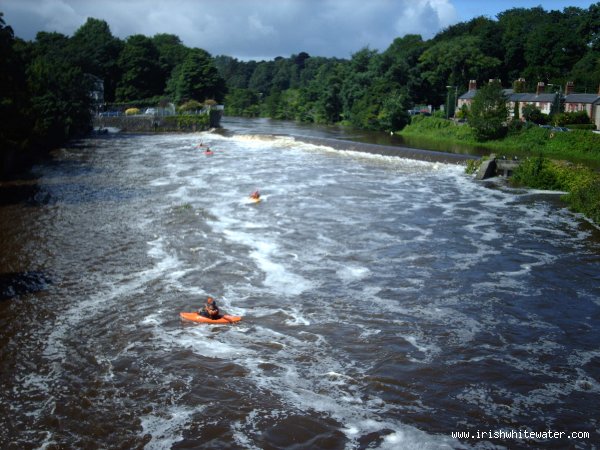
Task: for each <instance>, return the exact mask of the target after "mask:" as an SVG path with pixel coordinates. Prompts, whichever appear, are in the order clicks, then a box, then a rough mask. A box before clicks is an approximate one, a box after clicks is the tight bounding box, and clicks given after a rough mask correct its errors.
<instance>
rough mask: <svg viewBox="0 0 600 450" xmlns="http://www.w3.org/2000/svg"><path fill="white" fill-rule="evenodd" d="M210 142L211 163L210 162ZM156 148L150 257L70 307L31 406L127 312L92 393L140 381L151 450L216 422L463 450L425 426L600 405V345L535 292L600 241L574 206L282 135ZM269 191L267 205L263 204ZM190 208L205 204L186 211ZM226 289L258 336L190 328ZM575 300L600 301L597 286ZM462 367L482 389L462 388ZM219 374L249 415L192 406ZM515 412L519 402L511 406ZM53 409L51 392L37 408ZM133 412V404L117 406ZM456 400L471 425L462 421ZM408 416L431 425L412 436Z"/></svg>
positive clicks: (37, 377)
mask: <svg viewBox="0 0 600 450" xmlns="http://www.w3.org/2000/svg"><path fill="white" fill-rule="evenodd" d="M200 140H201V141H203V142H205V143H206V144H207V145H210V146H211V147H212V148H215V150H216V152H215V156H214V157H212V158H204V157H203V155H200V154H199V153H198V150H197V149H195V148H194V146H195V144H196V143H197V142H198V141H200ZM150 142H151V145H150V144H149V145H147V146H146V147H143V148H141V149H136V150H135V152H133V153H134V156H135V158H136V161H137V162H138V163H139V162H140V161H146V158H150V157H151V155H152V153H153V152H156V154H157V155H160V160H161V161H163V162H164V164H161V165H160V167H156V168H152V167H151V165H150V167H149V165H148V164H141V163H140V164H139V166H140V168H141V169H140V170H143V171H144V173H146V172H145V171H148V172H149V173H148V174H147V175H145V176H146V177H147V178H145V182H147V186H150V187H151V188H152V189H153V190H156V195H155V196H153V197H152V201H155V202H156V203H157V205H156V206H154V207H153V209H152V211H146V212H145V214H147V216H145V217H144V221H141V223H142V225H141V227H142V230H141V231H142V233H141V234H142V237H141V238H140V239H141V242H142V244H143V245H144V246H145V249H146V257H147V260H143V261H140V266H138V267H136V270H127V269H123V272H124V273H123V275H119V276H117V275H113V276H106V277H104V278H103V282H102V283H101V284H99V285H98V286H97V291H96V292H95V293H93V294H91V295H87V296H85V297H84V298H79V299H78V301H77V302H76V303H72V304H70V305H68V307H66V308H65V310H64V311H59V312H58V316H59V317H58V320H57V322H56V324H55V327H54V330H53V331H52V333H50V334H49V336H48V340H47V344H46V345H45V347H44V357H45V358H47V359H48V360H49V361H50V362H52V363H53V364H52V370H51V371H50V373H49V374H48V375H47V376H43V375H42V374H34V375H31V376H28V377H22V379H21V380H20V385H21V386H20V388H21V389H23V392H26V393H28V392H33V391H40V390H42V391H44V390H45V391H46V392H48V393H50V394H53V393H56V394H58V393H59V392H60V389H61V387H60V382H59V381H60V380H61V379H63V377H62V375H63V374H64V371H65V370H68V369H67V367H68V360H69V356H70V355H71V354H72V352H73V351H74V350H75V347H74V346H75V344H74V340H75V339H77V337H78V336H79V335H78V334H77V331H78V330H81V329H84V328H86V327H97V328H94V329H93V332H90V335H91V336H92V338H91V342H90V343H89V345H90V347H91V346H94V345H95V344H97V343H98V341H102V339H104V338H105V337H104V331H106V330H104V329H103V326H107V327H108V325H96V322H98V321H101V320H103V316H108V318H107V319H105V320H106V321H109V320H110V318H111V317H118V314H122V315H124V316H125V318H124V319H123V323H119V320H116V321H114V322H115V324H114V325H112V324H111V325H110V326H114V327H116V329H115V331H114V335H115V336H119V335H123V336H124V337H123V339H126V340H127V342H126V344H124V343H122V342H118V344H119V348H118V349H117V350H115V351H112V350H110V348H111V347H110V345H112V342H109V343H107V344H106V347H104V349H102V347H100V350H99V351H98V352H97V354H96V355H94V358H95V361H96V362H97V365H98V367H99V368H100V369H101V371H102V373H101V374H99V375H98V378H97V379H94V381H97V380H101V381H102V382H104V383H107V384H108V385H110V388H113V387H115V389H118V388H121V387H131V386H136V383H137V382H138V380H137V379H136V376H139V377H140V379H143V381H144V384H146V385H147V386H146V387H145V389H147V390H148V392H149V393H148V394H145V395H148V396H151V399H149V398H146V397H143V398H141V399H136V400H137V401H139V402H140V403H141V404H147V405H148V406H149V408H148V409H141V408H140V409H138V410H137V417H139V418H140V420H141V428H142V430H141V431H139V427H138V430H137V432H139V434H140V436H139V437H140V439H141V438H143V437H144V436H146V437H145V438H144V439H145V440H147V441H148V442H147V444H146V447H147V448H169V447H172V446H176V445H177V443H179V442H181V443H182V444H181V445H182V446H185V445H188V446H191V445H194V443H190V442H182V441H185V440H186V439H192V440H193V439H194V438H195V433H198V432H199V431H202V430H200V428H201V425H198V423H207V421H208V420H211V419H210V417H207V415H210V414H217V415H220V416H219V417H221V416H224V417H227V418H228V420H226V421H224V425H223V427H224V428H228V431H227V433H229V434H228V435H227V438H228V439H231V440H233V442H232V445H237V446H239V447H243V448H260V447H261V445H260V444H258V443H259V442H263V441H261V439H263V438H264V436H265V429H267V428H269V427H271V426H272V423H285V421H286V420H288V419H289V418H293V417H294V416H299V417H303V418H308V419H309V420H312V421H314V423H315V424H318V423H320V422H323V423H327V424H328V425H327V427H329V428H330V429H335V430H336V431H337V432H338V433H340V435H341V436H343V437H344V438H345V439H347V442H346V448H349V449H352V448H366V447H368V448H380V449H392V448H393V449H396V448H424V449H429V448H432V449H433V448H436V449H437V448H462V447H467V446H465V445H463V444H461V443H460V442H458V441H455V440H452V439H450V438H449V437H447V436H444V435H436V434H434V433H427V432H425V431H421V430H419V429H418V427H421V426H423V427H425V426H426V425H423V424H427V423H432V424H433V425H432V428H436V427H437V429H439V428H440V425H439V423H442V421H440V422H437V421H436V415H437V414H440V415H442V416H443V417H444V419H445V420H447V421H446V423H458V422H459V421H460V420H462V421H463V422H464V423H467V424H468V425H473V423H476V422H477V421H476V420H475V419H472V418H473V417H478V416H481V417H483V418H484V419H485V420H487V421H497V422H498V423H503V424H505V423H506V422H507V421H512V423H519V419H520V418H521V417H522V416H523V415H528V414H529V415H531V414H532V413H536V414H537V413H539V416H540V417H543V419H544V420H545V419H547V420H548V423H550V422H551V421H552V420H554V419H555V416H554V414H555V413H554V412H552V411H551V410H550V409H549V408H547V407H546V405H548V404H549V405H552V406H555V407H556V408H555V409H560V408H561V407H562V406H563V403H562V402H563V401H564V397H565V396H569V395H571V394H577V395H579V394H581V393H583V394H586V395H589V394H597V393H598V392H599V390H600V388H599V385H598V382H597V380H595V378H594V373H593V372H592V369H590V366H591V364H592V363H593V362H594V361H595V360H596V359H597V358H598V351H597V350H596V349H594V348H591V346H590V348H585V346H582V347H581V348H576V349H575V350H574V351H570V349H568V348H567V345H566V344H565V343H563V340H564V339H563V338H564V335H565V333H564V332H563V329H562V328H561V327H564V328H565V329H567V328H568V326H570V324H569V323H566V324H559V325H557V324H556V323H555V321H554V318H553V317H551V315H549V314H548V312H547V311H545V310H544V303H543V301H544V300H545V299H544V298H543V296H544V295H546V296H547V292H548V291H544V288H543V287H537V288H535V287H532V286H531V282H532V279H535V277H539V276H540V275H541V274H543V272H544V271H546V270H548V271H551V270H556V266H557V265H560V264H561V263H562V262H563V261H567V262H568V261H572V260H569V259H568V257H569V256H570V255H569V254H567V257H565V256H564V253H560V252H555V251H554V249H555V248H561V246H564V245H565V242H567V245H570V244H573V245H574V246H576V245H578V244H577V242H578V240H581V239H582V238H583V237H585V236H586V233H589V231H582V230H581V229H580V227H579V222H578V220H577V219H576V216H573V215H571V214H570V213H568V212H565V211H562V210H561V211H559V212H558V213H555V214H552V217H551V218H549V217H548V216H549V215H550V214H549V211H550V210H549V207H548V206H547V205H546V204H545V203H544V202H540V203H531V196H530V195H528V194H523V197H527V199H524V198H523V197H519V195H521V194H519V193H516V192H511V191H509V190H502V189H498V190H492V189H487V188H484V187H483V186H475V185H474V182H473V180H471V179H470V178H468V177H466V176H465V175H464V174H463V173H462V168H461V167H457V166H453V165H446V164H440V163H428V162H422V161H410V160H404V159H402V158H392V157H388V156H381V155H374V154H365V153H360V152H355V151H344V150H341V151H340V150H335V149H333V148H329V147H326V146H317V145H312V144H306V143H301V142H299V141H296V140H295V139H293V138H286V137H279V136H249V135H248V136H233V137H228V136H221V135H218V134H209V133H202V134H199V135H194V136H174V137H171V136H168V137H167V136H162V137H152V138H151V141H150ZM256 187H258V188H260V190H261V192H264V194H263V195H264V199H265V201H264V202H262V203H261V204H259V205H250V204H248V202H247V194H248V193H249V192H250V191H251V190H252V189H254V188H256ZM298 193H301V194H302V195H300V194H298ZM305 194H306V195H305ZM536 195H544V194H543V193H536ZM267 199H268V201H266V200H267ZM181 204H186V205H187V204H189V205H190V206H189V208H174V207H173V205H181ZM137 219H138V218H135V217H134V219H133V220H134V221H135V220H137ZM565 258H566V259H565ZM140 267H141V268H140ZM213 292H216V294H214V295H216V296H217V297H218V301H219V304H220V306H221V307H222V308H224V309H226V310H227V312H231V313H234V314H239V315H243V316H244V319H243V320H242V322H240V323H239V324H237V325H235V326H223V327H220V326H204V325H198V324H191V323H183V322H181V321H180V320H179V317H178V312H179V311H180V310H186V309H189V308H191V307H192V306H191V305H190V304H191V303H197V302H198V301H199V299H200V298H201V297H202V296H203V295H207V294H208V293H211V294H212V293H213ZM569 292H571V291H569ZM576 295H577V296H578V300H580V301H581V302H585V303H586V304H594V303H593V302H594V301H597V295H596V291H595V290H594V287H593V286H590V285H586V286H584V287H581V288H580V290H578V291H576ZM529 301H539V302H540V304H541V307H540V308H532V307H529V306H528V304H527V302H529ZM511 302H512V303H511ZM596 305H597V304H596ZM195 306H196V307H198V306H200V305H195ZM363 307H364V308H365V309H367V310H368V311H370V312H369V313H364V312H363V310H362V308H363ZM113 311H117V313H114V312H113ZM371 311H372V312H371ZM594 311H595V310H590V311H588V312H587V317H588V318H587V319H584V320H582V321H578V322H577V325H578V326H579V327H580V328H579V329H582V328H581V327H583V326H584V325H585V324H591V323H592V319H593V318H594V317H595V316H594V314H595V312H594ZM111 312H113V314H114V315H113V316H110V314H111ZM118 318H119V319H120V317H118ZM108 328H110V327H108ZM109 331H112V330H109ZM524 336H525V337H524ZM556 355H560V356H559V357H560V358H561V360H560V362H559V363H558V366H557V364H556V363H554V362H553V359H552V358H554V357H555V356H556ZM565 355H569V356H565ZM170 358H175V360H173V361H171V360H170ZM163 359H164V362H163ZM129 361H134V362H135V363H129ZM223 367H226V369H223ZM124 368H125V369H124ZM503 368H504V369H503ZM129 369H130V370H131V371H132V373H131V374H129V373H127V372H128V370H129ZM221 370H222V371H223V372H224V373H223V374H221V373H220V371H221ZM496 370H499V371H500V372H499V373H500V375H498V378H500V377H502V373H503V372H502V370H506V372H507V373H508V372H510V373H511V375H512V376H515V375H522V376H523V378H524V379H528V378H527V377H531V378H533V379H535V383H534V382H531V383H532V386H533V387H531V388H529V387H528V388H527V389H525V388H521V387H520V386H519V385H516V386H511V385H510V384H509V382H504V380H498V379H496V378H494V376H495V375H494V374H492V375H490V378H492V381H486V380H485V379H484V378H485V376H486V375H485V372H486V371H490V372H494V373H495V371H496ZM461 371H464V372H461ZM454 372H456V373H458V374H460V373H462V374H463V375H464V376H465V377H467V378H469V377H472V381H470V382H468V383H467V382H465V383H464V384H461V380H457V379H456V378H452V377H453V376H454ZM231 373H233V375H231ZM482 373H484V375H481V374H482ZM207 374H209V375H208V378H211V376H212V374H214V377H215V378H218V377H219V376H221V377H222V378H221V380H220V381H221V384H220V387H221V388H222V389H223V392H224V393H225V395H226V396H227V389H231V391H232V392H231V393H230V395H229V397H231V398H227V399H224V400H230V401H232V402H233V401H234V400H235V399H236V396H240V397H242V399H243V402H242V403H243V404H242V405H241V407H240V411H239V412H238V411H236V414H234V415H232V416H231V417H232V418H229V416H228V415H227V411H223V410H219V409H218V402H214V401H213V400H204V399H202V398H198V397H196V396H193V395H186V394H188V393H189V391H190V390H192V388H193V387H194V385H195V384H196V383H198V380H199V379H200V380H201V379H204V378H205V377H206V376H207ZM438 378H440V382H439V383H436V382H433V380H437V379H438ZM123 380H126V381H123ZM118 383H123V384H118ZM128 383H131V384H128ZM229 383H230V384H231V386H230V385H229ZM517 384H518V382H517ZM148 386H149V387H148ZM444 386H449V387H448V390H447V391H443V389H444ZM454 386H457V387H454ZM432 398H433V399H432ZM504 398H512V399H514V401H513V402H512V403H511V404H510V407H507V406H506V405H503V404H502V400H501V399H504ZM499 399H500V400H499ZM55 400H56V399H55V398H53V397H52V396H51V395H50V396H49V399H48V401H47V402H46V403H45V404H43V405H41V406H40V407H39V408H41V409H39V410H38V414H39V415H40V416H42V413H47V412H49V411H51V410H52V408H54V407H55V406H56V404H57V402H56V401H55ZM127 402H130V403H133V402H134V400H133V399H132V398H128V399H125V398H124V399H117V400H115V403H114V405H117V406H121V407H125V405H126V404H127ZM444 402H446V403H444ZM456 404H459V405H463V406H464V407H466V408H468V413H464V411H462V410H461V411H460V412H459V413H457V412H451V411H446V409H447V408H446V407H447V406H448V405H450V406H452V407H454V406H456ZM229 405H230V404H229ZM450 409H451V408H450ZM459 409H460V408H459ZM140 411H142V412H141V413H140ZM209 411H210V412H209ZM214 411H216V413H215V412H214ZM441 411H444V412H441ZM407 412H408V413H410V414H405V413H407ZM452 414H455V415H456V416H452ZM461 414H462V415H461ZM221 418H222V417H221ZM411 418H414V422H412V423H415V424H417V425H415V426H411V425H408V424H407V423H406V422H408V421H409V420H411ZM215 420H217V418H215ZM310 423H313V422H310ZM329 428H328V429H329ZM46 442H47V444H48V445H50V444H51V443H52V442H54V437H53V436H52V435H49V436H47V439H46ZM195 443H197V441H196V442H195ZM488 444H489V445H490V446H491V443H488ZM266 445H275V444H272V443H271V442H267V443H266ZM482 445H486V444H485V443H484V444H482Z"/></svg>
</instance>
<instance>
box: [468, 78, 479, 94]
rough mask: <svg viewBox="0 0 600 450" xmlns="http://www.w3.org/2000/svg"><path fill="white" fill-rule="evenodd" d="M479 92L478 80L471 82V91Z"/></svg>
mask: <svg viewBox="0 0 600 450" xmlns="http://www.w3.org/2000/svg"><path fill="white" fill-rule="evenodd" d="M476 90H477V80H469V91H476Z"/></svg>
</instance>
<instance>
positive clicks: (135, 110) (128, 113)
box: [125, 108, 140, 116]
mask: <svg viewBox="0 0 600 450" xmlns="http://www.w3.org/2000/svg"><path fill="white" fill-rule="evenodd" d="M139 113H140V110H139V108H127V109H126V110H125V115H126V116H135V115H137V114H139Z"/></svg>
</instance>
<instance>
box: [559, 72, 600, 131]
mask: <svg viewBox="0 0 600 450" xmlns="http://www.w3.org/2000/svg"><path fill="white" fill-rule="evenodd" d="M564 105H565V112H577V111H585V112H586V113H587V115H588V117H589V118H590V119H591V121H592V122H593V123H595V124H596V128H597V129H599V130H600V87H599V88H598V93H596V94H577V93H575V85H574V84H573V82H572V81H569V82H568V83H567V86H566V88H565V96H564Z"/></svg>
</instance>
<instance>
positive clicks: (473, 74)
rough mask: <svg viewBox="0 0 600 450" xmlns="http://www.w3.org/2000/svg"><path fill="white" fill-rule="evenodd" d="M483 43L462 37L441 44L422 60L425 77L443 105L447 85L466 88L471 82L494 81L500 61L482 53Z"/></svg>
mask: <svg viewBox="0 0 600 450" xmlns="http://www.w3.org/2000/svg"><path fill="white" fill-rule="evenodd" d="M481 46H482V42H481V40H480V39H479V38H477V37H474V36H460V37H457V38H453V39H451V40H449V41H440V42H439V43H437V44H435V45H434V46H432V47H430V48H429V49H427V50H426V51H425V52H424V53H423V54H422V55H421V57H420V58H419V61H420V64H419V67H420V69H421V70H422V77H423V78H424V79H425V80H426V81H428V82H429V84H430V85H431V86H432V88H433V89H434V90H435V92H437V94H438V102H440V101H441V100H442V99H443V98H444V96H445V94H446V86H447V85H451V86H466V85H467V84H468V82H469V80H474V79H479V80H481V79H484V80H485V79H490V78H495V77H496V74H497V72H498V69H499V67H500V60H499V59H498V58H494V57H491V56H487V55H486V54H484V53H483V52H482V50H481Z"/></svg>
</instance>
